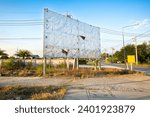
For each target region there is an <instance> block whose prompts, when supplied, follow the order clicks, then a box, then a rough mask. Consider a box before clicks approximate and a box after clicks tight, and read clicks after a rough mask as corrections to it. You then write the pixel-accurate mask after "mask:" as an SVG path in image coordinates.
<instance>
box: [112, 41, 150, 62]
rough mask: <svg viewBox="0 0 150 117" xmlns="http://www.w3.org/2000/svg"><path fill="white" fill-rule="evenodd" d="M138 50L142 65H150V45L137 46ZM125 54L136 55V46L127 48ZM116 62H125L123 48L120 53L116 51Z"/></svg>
mask: <svg viewBox="0 0 150 117" xmlns="http://www.w3.org/2000/svg"><path fill="white" fill-rule="evenodd" d="M137 48H138V60H139V62H140V63H150V44H147V43H142V44H140V45H138V46H137ZM125 52H126V56H125V58H126V59H127V55H135V45H127V46H125ZM114 58H115V61H121V62H124V48H121V50H120V51H116V52H115V54H114Z"/></svg>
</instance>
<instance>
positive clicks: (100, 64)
mask: <svg viewBox="0 0 150 117" xmlns="http://www.w3.org/2000/svg"><path fill="white" fill-rule="evenodd" d="M99 40H100V60H99V69H101V68H102V58H101V28H99Z"/></svg>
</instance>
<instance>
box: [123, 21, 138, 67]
mask: <svg viewBox="0 0 150 117" xmlns="http://www.w3.org/2000/svg"><path fill="white" fill-rule="evenodd" d="M137 25H139V23H138V24H133V25H128V26H124V27H122V39H123V50H124V51H123V58H124V62H125V65H126V69H128V64H127V61H126V51H125V42H124V29H125V28H129V27H134V26H137Z"/></svg>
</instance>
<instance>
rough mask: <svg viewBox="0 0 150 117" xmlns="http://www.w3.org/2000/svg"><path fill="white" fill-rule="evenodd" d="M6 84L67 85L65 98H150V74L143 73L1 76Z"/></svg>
mask: <svg viewBox="0 0 150 117" xmlns="http://www.w3.org/2000/svg"><path fill="white" fill-rule="evenodd" d="M6 85H27V86H47V85H55V86H62V85H66V86H67V87H68V92H67V94H66V96H65V97H64V100H107V99H109V100H120V99H121V100H122V99H150V76H143V75H122V76H113V77H101V78H87V79H69V78H38V77H0V86H6Z"/></svg>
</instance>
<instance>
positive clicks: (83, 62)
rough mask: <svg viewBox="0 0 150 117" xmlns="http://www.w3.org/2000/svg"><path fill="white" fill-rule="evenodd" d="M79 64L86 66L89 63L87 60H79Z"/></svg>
mask: <svg viewBox="0 0 150 117" xmlns="http://www.w3.org/2000/svg"><path fill="white" fill-rule="evenodd" d="M79 64H80V65H86V64H87V61H86V60H85V59H79Z"/></svg>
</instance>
